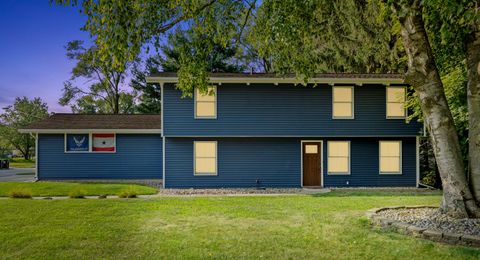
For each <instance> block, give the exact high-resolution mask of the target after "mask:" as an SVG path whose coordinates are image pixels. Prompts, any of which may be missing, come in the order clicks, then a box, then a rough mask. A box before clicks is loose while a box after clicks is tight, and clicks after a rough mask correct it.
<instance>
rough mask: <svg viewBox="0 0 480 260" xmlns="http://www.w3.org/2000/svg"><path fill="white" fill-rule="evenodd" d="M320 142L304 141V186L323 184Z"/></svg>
mask: <svg viewBox="0 0 480 260" xmlns="http://www.w3.org/2000/svg"><path fill="white" fill-rule="evenodd" d="M321 155H322V151H321V145H320V142H308V143H303V146H302V156H303V186H320V185H321V179H320V178H321V176H322V174H321V162H322V160H321V158H322V156H321Z"/></svg>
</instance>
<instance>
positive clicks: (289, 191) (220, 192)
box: [159, 188, 321, 195]
mask: <svg viewBox="0 0 480 260" xmlns="http://www.w3.org/2000/svg"><path fill="white" fill-rule="evenodd" d="M319 192H321V191H320V190H319ZM302 193H303V190H302V189H297V188H287V189H278V188H262V189H256V188H245V189H160V192H159V194H162V195H232V194H240V195H241V194H302Z"/></svg>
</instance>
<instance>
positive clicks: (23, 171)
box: [0, 168, 35, 182]
mask: <svg viewBox="0 0 480 260" xmlns="http://www.w3.org/2000/svg"><path fill="white" fill-rule="evenodd" d="M28 173H30V174H28ZM34 177H35V169H34V168H11V169H8V170H0V182H33V181H34Z"/></svg>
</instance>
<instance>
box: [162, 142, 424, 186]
mask: <svg viewBox="0 0 480 260" xmlns="http://www.w3.org/2000/svg"><path fill="white" fill-rule="evenodd" d="M165 140H166V142H165V149H166V157H165V185H166V187H167V188H185V187H194V188H207V187H256V186H263V187H300V185H301V151H300V150H301V143H300V142H301V140H305V139H303V138H302V139H299V138H208V139H204V138H203V139H202V138H198V139H191V138H166V139H165ZM194 140H216V141H218V147H217V149H218V158H217V161H218V165H217V166H218V176H194V175H193V141H194ZM315 140H323V141H324V153H323V162H324V163H325V164H324V167H323V178H324V186H325V187H367V186H378V187H388V186H390V187H407V186H409V187H414V186H415V185H416V171H415V170H416V167H415V165H416V160H415V138H401V139H394V140H402V151H403V160H402V162H403V164H402V168H403V174H402V175H380V174H379V168H378V167H379V166H378V165H379V163H378V141H379V140H380V139H378V138H341V139H338V138H337V139H335V140H350V141H351V175H347V176H339V175H337V176H333V175H328V174H327V169H328V165H327V153H326V152H327V148H326V147H327V145H326V142H327V141H328V140H332V138H315ZM381 140H389V139H388V138H382V139H381ZM257 180H259V181H260V184H259V185H257V183H256V181H257ZM347 181H348V184H347Z"/></svg>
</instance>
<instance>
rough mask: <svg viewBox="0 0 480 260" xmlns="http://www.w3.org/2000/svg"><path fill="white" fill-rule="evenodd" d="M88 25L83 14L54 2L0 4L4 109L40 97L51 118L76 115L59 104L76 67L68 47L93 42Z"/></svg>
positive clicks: (0, 102)
mask: <svg viewBox="0 0 480 260" xmlns="http://www.w3.org/2000/svg"><path fill="white" fill-rule="evenodd" d="M85 21H86V17H85V16H83V15H82V14H80V13H79V10H78V9H76V8H73V7H62V6H55V5H51V4H50V1H49V0H0V109H1V108H4V107H5V106H7V105H11V104H13V102H14V100H15V97H21V96H27V97H28V98H34V97H40V98H41V99H42V100H43V101H44V102H47V104H48V107H49V111H50V112H70V108H69V107H62V106H61V105H59V104H58V99H59V98H60V96H61V90H62V88H63V82H64V81H65V80H67V79H69V77H70V71H71V69H72V68H73V66H74V65H75V63H74V62H72V61H69V60H68V59H67V57H66V55H65V53H66V52H65V48H64V46H65V45H66V43H67V42H68V41H71V40H84V41H87V42H88V41H89V35H88V33H86V32H83V31H81V30H80V28H81V27H82V26H83V24H84V23H85Z"/></svg>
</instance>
